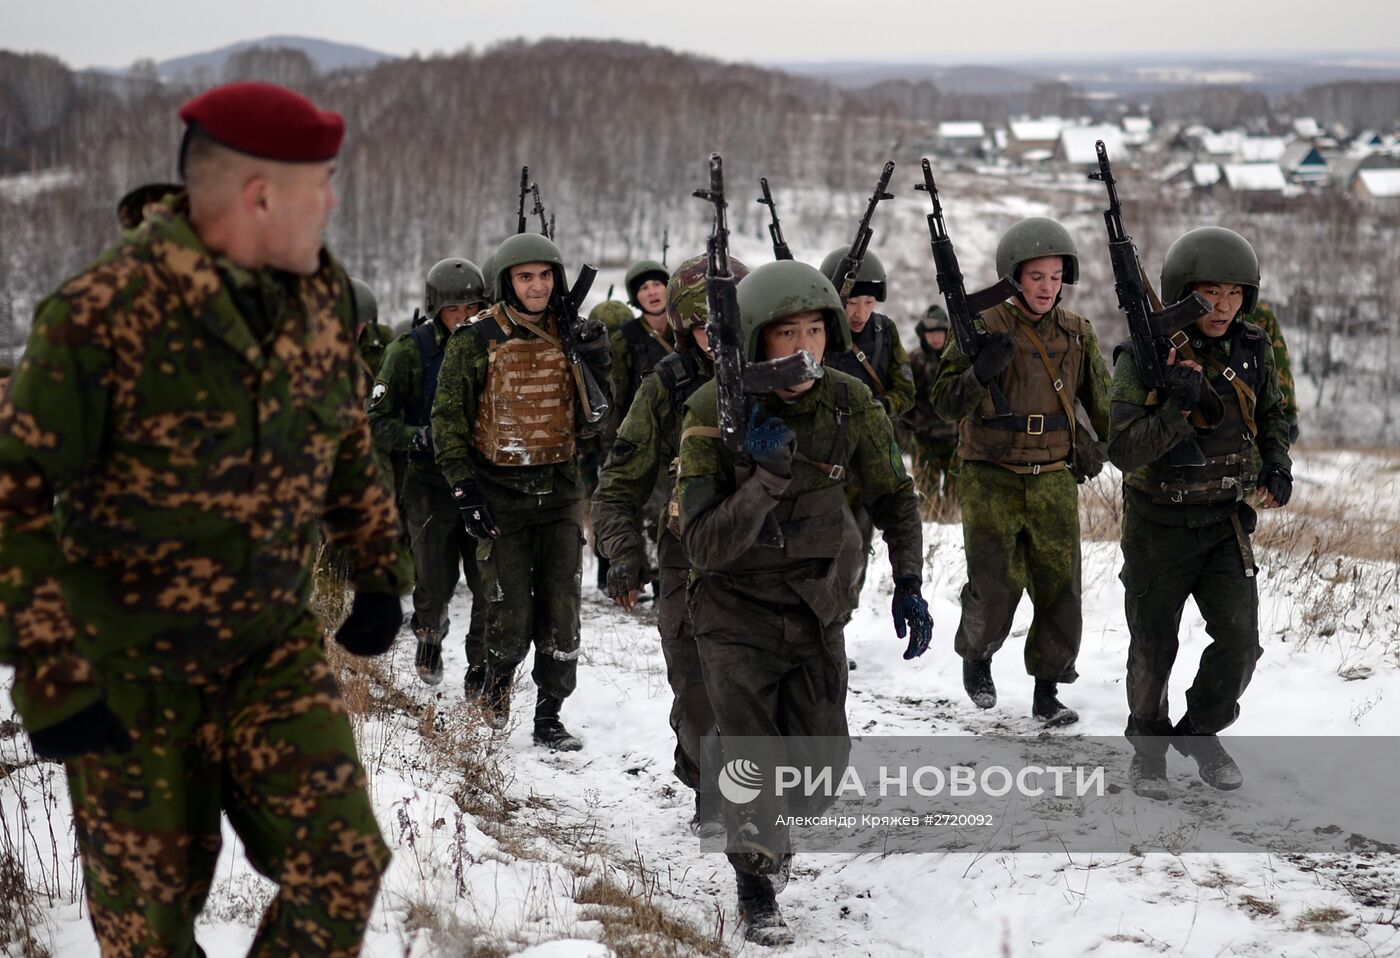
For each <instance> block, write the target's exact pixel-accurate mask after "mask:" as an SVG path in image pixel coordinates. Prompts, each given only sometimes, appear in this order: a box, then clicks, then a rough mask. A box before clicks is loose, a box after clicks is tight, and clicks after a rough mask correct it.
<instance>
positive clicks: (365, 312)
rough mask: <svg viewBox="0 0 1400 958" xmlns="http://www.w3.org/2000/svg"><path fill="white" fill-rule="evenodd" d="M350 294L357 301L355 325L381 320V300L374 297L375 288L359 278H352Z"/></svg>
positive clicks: (367, 324) (366, 324) (364, 324)
mask: <svg viewBox="0 0 1400 958" xmlns="http://www.w3.org/2000/svg"><path fill="white" fill-rule="evenodd" d="M350 296H351V298H352V299H353V300H354V302H355V325H356V326H369V325H370V324H372V323H377V322H379V300H377V299H375V298H374V290H372V289H370V288H369V284H368V283H366V282H364V281H363V280H359V279H353V278H352V279H351V280H350Z"/></svg>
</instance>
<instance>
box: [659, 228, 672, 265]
mask: <svg viewBox="0 0 1400 958" xmlns="http://www.w3.org/2000/svg"><path fill="white" fill-rule="evenodd" d="M670 248H671V230H670V228H667V229H664V230H662V231H661V265H662V266H665V265H666V251H667V250H669V249H670Z"/></svg>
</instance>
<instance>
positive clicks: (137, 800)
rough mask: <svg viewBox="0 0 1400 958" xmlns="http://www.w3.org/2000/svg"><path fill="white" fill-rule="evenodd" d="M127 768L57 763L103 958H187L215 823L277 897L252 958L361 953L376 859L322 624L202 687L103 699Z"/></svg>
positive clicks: (95, 759) (205, 887)
mask: <svg viewBox="0 0 1400 958" xmlns="http://www.w3.org/2000/svg"><path fill="white" fill-rule="evenodd" d="M107 703H108V705H109V706H110V707H111V708H112V709H113V711H115V712H116V714H117V715H118V716H119V717H120V718H121V719H122V721H123V722H124V723H126V726H127V728H128V729H130V730H131V732H132V734H133V738H134V739H135V743H134V746H133V748H132V751H131V753H130V754H127V755H109V754H103V755H89V756H83V757H80V758H77V759H72V760H70V761H69V762H68V788H69V792H70V793H71V796H72V800H73V821H74V828H75V830H76V832H77V838H78V848H79V850H80V851H81V853H82V860H83V875H84V877H85V878H86V880H87V901H88V907H89V911H90V913H91V917H92V924H93V928H94V930H95V931H96V933H97V940H98V943H99V945H100V946H101V950H102V955H103V958H130V956H137V955H139V956H143V958H155V956H161V958H193V956H195V955H200V954H202V952H201V951H200V950H199V948H198V946H197V945H196V944H195V935H194V931H195V928H194V926H195V918H196V916H197V915H198V914H199V912H200V909H201V908H202V907H203V905H204V901H205V899H206V897H207V896H208V894H209V886H210V881H211V879H212V878H213V874H214V866H215V862H216V860H217V859H218V855H219V848H220V845H221V832H220V812H222V813H223V814H225V815H227V816H228V820H229V824H230V825H231V826H232V827H233V830H234V832H235V833H237V835H238V837H239V838H240V839H242V841H243V845H244V847H245V849H246V851H247V854H248V860H249V861H250V862H251V863H252V865H253V867H254V868H256V869H257V870H258V872H259V873H260V874H262V875H264V876H266V877H267V878H269V879H271V880H272V881H273V882H275V883H276V884H277V895H276V897H275V898H274V899H273V900H272V903H271V905H269V906H268V909H267V911H266V912H265V913H264V914H263V918H262V923H261V925H260V926H259V928H258V932H257V936H256V938H255V939H254V941H253V947H252V949H251V951H250V952H249V954H250V955H257V956H268V958H271V956H283V955H333V956H338V958H350V956H354V955H357V954H359V951H360V943H361V939H362V938H363V936H364V931H365V924H366V922H367V921H368V919H369V915H370V911H371V909H372V908H373V906H374V901H375V897H376V894H377V892H378V888H379V877H380V875H381V874H382V873H383V872H384V869H385V868H386V867H387V866H388V863H389V850H388V849H387V848H386V847H385V844H384V840H383V838H382V837H381V835H380V832H379V826H378V825H377V824H376V823H375V819H374V809H373V808H372V806H371V805H370V801H369V796H368V795H367V794H366V791H365V773H364V770H363V769H362V768H361V766H360V762H359V759H358V758H357V756H356V752H355V740H354V737H353V735H352V734H351V731H350V723H349V722H348V721H347V719H346V714H345V706H344V703H343V702H342V701H341V698H340V692H339V689H338V688H337V685H336V680H335V676H334V674H333V673H332V672H331V669H330V667H329V666H328V665H327V664H326V661H325V657H324V655H323V653H322V647H321V637H320V629H319V626H318V625H317V624H316V623H315V622H314V621H307V622H306V623H305V624H304V625H299V626H298V627H297V634H294V635H290V636H288V637H286V638H285V639H282V640H279V641H277V642H274V643H272V644H270V645H269V646H268V648H267V650H266V651H265V652H263V653H261V654H260V655H259V656H258V657H256V658H254V659H253V660H250V661H249V662H247V663H245V664H244V665H243V666H242V667H240V668H239V669H238V670H236V671H235V672H234V673H233V674H231V675H230V676H228V677H227V679H226V680H225V681H224V682H222V683H220V684H218V685H215V686H212V687H204V688H194V687H191V686H187V685H174V684H170V685H160V686H154V685H152V686H138V685H127V684H123V685H113V686H111V687H110V688H108V689H107Z"/></svg>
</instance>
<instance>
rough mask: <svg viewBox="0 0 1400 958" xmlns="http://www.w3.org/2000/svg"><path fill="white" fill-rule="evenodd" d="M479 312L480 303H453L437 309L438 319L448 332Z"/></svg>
mask: <svg viewBox="0 0 1400 958" xmlns="http://www.w3.org/2000/svg"><path fill="white" fill-rule="evenodd" d="M479 312H481V304H480V303H455V304H453V305H451V306H444V307H442V309H440V310H438V320H439V321H441V323H442V325H444V326H446V327H447V331H448V332H449V333H450V332H452V330H454V329H456V328H457V327H458V326H460V325H462V324H463V323H465V322H466V321H467V320H469V319H471V318H472V317H473V316H475V315H476V314H477V313H479Z"/></svg>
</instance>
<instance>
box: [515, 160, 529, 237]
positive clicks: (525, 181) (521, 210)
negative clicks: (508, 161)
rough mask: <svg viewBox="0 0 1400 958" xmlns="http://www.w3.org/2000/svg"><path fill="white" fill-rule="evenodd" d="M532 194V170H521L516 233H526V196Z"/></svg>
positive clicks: (522, 168) (523, 167)
mask: <svg viewBox="0 0 1400 958" xmlns="http://www.w3.org/2000/svg"><path fill="white" fill-rule="evenodd" d="M528 192H530V168H529V167H528V166H522V167H521V168H520V205H519V207H518V208H517V210H516V214H515V232H517V233H523V232H525V194H526V193H528Z"/></svg>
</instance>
